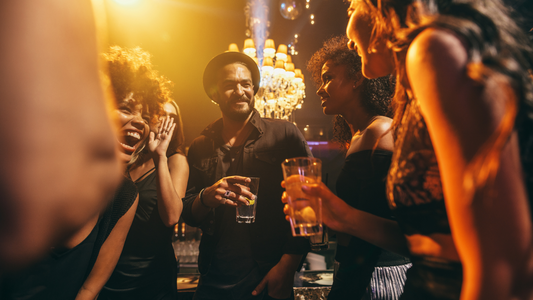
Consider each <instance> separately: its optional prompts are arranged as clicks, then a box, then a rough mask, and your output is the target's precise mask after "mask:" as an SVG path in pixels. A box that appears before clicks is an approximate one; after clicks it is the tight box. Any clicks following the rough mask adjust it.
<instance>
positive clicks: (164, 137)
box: [148, 116, 176, 157]
mask: <svg viewBox="0 0 533 300" xmlns="http://www.w3.org/2000/svg"><path fill="white" fill-rule="evenodd" d="M175 127H176V124H175V123H174V119H173V118H172V117H170V116H167V117H164V118H161V119H160V120H159V125H158V130H157V134H156V133H155V132H153V131H151V132H150V138H149V140H148V150H150V153H152V154H153V155H157V156H159V157H161V156H166V155H167V149H168V145H169V144H170V140H171V139H172V134H173V133H174V128H175Z"/></svg>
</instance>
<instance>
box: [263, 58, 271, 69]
mask: <svg viewBox="0 0 533 300" xmlns="http://www.w3.org/2000/svg"><path fill="white" fill-rule="evenodd" d="M263 66H268V67H273V66H274V61H273V60H272V57H265V58H264V59H263Z"/></svg>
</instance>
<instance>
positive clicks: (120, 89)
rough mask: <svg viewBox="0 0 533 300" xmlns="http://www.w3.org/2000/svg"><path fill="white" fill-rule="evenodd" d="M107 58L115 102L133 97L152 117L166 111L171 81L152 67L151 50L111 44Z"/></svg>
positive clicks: (134, 161)
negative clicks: (126, 47)
mask: <svg viewBox="0 0 533 300" xmlns="http://www.w3.org/2000/svg"><path fill="white" fill-rule="evenodd" d="M102 57H103V59H104V61H105V64H106V67H107V71H108V76H109V77H108V79H109V85H110V88H111V89H112V91H113V94H114V98H115V104H116V106H118V104H119V103H121V102H122V101H124V99H126V98H128V97H129V96H130V95H132V98H133V99H134V100H135V101H136V102H137V103H140V104H142V106H143V108H142V109H143V114H147V115H149V116H150V120H151V121H155V120H157V119H158V118H159V117H160V116H162V115H164V109H163V105H164V104H165V103H166V102H169V101H170V100H171V99H170V88H171V85H172V83H171V81H170V80H168V79H166V78H165V77H164V76H162V75H159V74H158V72H157V71H155V70H153V69H152V63H151V62H150V54H149V53H148V52H146V51H143V50H142V49H141V48H139V47H136V48H131V49H125V48H121V47H120V46H112V47H110V49H109V52H107V53H104V54H102ZM145 144H146V143H144V144H143V145H142V146H141V147H139V148H138V149H137V150H136V151H135V153H134V154H133V157H132V160H131V161H130V163H129V166H130V167H131V166H133V165H136V164H137V163H139V162H140V161H142V160H143V159H142V158H141V157H142V156H143V149H144V148H145Z"/></svg>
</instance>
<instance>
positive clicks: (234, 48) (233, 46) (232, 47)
mask: <svg viewBox="0 0 533 300" xmlns="http://www.w3.org/2000/svg"><path fill="white" fill-rule="evenodd" d="M228 52H239V47H238V46H237V44H235V43H232V44H229V48H228Z"/></svg>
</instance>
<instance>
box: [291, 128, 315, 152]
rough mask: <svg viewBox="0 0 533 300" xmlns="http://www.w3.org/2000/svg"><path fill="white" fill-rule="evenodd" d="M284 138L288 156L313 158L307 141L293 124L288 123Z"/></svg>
mask: <svg viewBox="0 0 533 300" xmlns="http://www.w3.org/2000/svg"><path fill="white" fill-rule="evenodd" d="M286 136H287V140H288V142H289V150H290V156H289V158H293V157H313V153H311V150H310V149H309V146H308V145H307V141H306V140H305V138H304V137H303V135H302V133H301V132H300V130H299V129H298V127H296V126H295V125H294V124H291V123H289V124H288V126H287V127H286Z"/></svg>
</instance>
